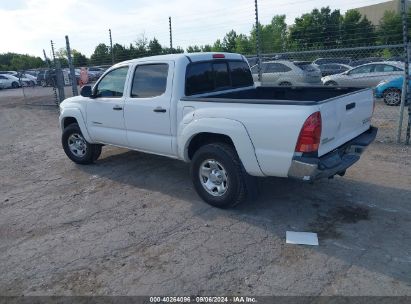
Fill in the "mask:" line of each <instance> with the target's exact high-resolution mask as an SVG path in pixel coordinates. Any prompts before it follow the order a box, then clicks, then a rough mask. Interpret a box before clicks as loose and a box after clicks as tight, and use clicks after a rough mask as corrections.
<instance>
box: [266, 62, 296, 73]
mask: <svg viewBox="0 0 411 304" xmlns="http://www.w3.org/2000/svg"><path fill="white" fill-rule="evenodd" d="M289 71H291V69H290V68H289V67H288V66H286V65H284V64H282V63H268V64H267V69H266V71H265V72H266V73H284V72H289Z"/></svg>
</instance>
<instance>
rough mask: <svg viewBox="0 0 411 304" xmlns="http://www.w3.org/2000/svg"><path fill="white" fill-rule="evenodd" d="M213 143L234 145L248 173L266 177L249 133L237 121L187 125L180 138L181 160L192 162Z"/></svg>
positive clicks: (205, 120) (215, 120) (213, 120)
mask: <svg viewBox="0 0 411 304" xmlns="http://www.w3.org/2000/svg"><path fill="white" fill-rule="evenodd" d="M212 142H223V143H226V144H230V145H232V146H233V147H234V149H235V151H236V152H237V154H238V157H239V158H240V160H241V162H242V164H243V166H244V168H245V170H246V171H247V173H249V174H250V175H254V176H264V174H263V173H262V171H261V168H260V166H259V164H258V160H257V157H256V154H255V149H254V145H253V143H252V141H251V139H250V137H249V135H248V132H247V130H246V128H245V126H244V125H243V124H242V123H241V122H239V121H236V120H231V119H225V118H202V119H198V120H195V121H193V122H191V123H190V124H188V125H185V126H184V128H183V130H182V131H181V133H180V135H179V136H178V155H179V158H181V159H183V160H185V161H186V162H190V161H191V158H192V156H193V155H194V153H195V151H197V150H198V149H199V148H200V147H202V146H204V145H206V144H209V143H212Z"/></svg>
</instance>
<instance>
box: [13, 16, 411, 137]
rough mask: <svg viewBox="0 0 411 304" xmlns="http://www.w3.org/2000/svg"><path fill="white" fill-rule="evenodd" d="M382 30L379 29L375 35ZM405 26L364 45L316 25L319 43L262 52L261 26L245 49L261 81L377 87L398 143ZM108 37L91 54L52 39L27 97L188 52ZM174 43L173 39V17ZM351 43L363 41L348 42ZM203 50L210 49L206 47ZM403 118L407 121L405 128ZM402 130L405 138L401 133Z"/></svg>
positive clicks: (378, 121)
mask: <svg viewBox="0 0 411 304" xmlns="http://www.w3.org/2000/svg"><path fill="white" fill-rule="evenodd" d="M406 19H407V18H405V19H404V20H406ZM408 19H409V17H408ZM257 24H258V23H257ZM348 25H349V24H348ZM256 29H258V26H254V28H253V30H256ZM381 30H382V29H375V31H374V32H373V33H374V34H372V35H375V33H378V32H381ZM403 31H404V32H403V35H401V31H400V33H398V31H395V35H394V31H392V30H390V29H388V30H387V31H386V32H385V34H386V35H387V37H389V38H390V39H389V41H390V43H391V44H388V43H387V44H385V45H381V43H380V42H377V40H376V38H375V37H372V35H370V37H369V40H367V41H366V43H365V45H361V46H358V44H359V43H358V37H357V36H356V35H357V34H358V33H357V34H355V35H354V34H353V35H351V36H352V37H351V36H350V37H351V38H344V39H346V40H345V42H346V43H343V42H341V41H343V40H339V41H340V42H338V43H337V44H338V48H336V47H334V48H318V47H316V45H317V44H321V43H320V42H321V40H327V41H329V40H330V37H325V36H324V35H323V34H321V33H319V34H318V35H316V36H315V35H314V34H313V32H315V29H310V30H309V32H308V34H309V35H311V36H310V37H311V38H312V39H314V40H315V41H316V42H315V43H311V44H310V43H305V44H303V43H302V42H301V40H303V39H304V37H303V38H298V39H300V40H296V42H297V43H300V45H304V49H298V47H296V45H292V44H290V43H289V42H288V41H286V40H284V41H283V43H281V45H280V46H279V48H280V49H281V50H282V52H269V53H262V54H258V52H259V50H262V51H263V52H264V51H266V50H269V49H273V45H274V42H272V41H270V40H267V39H266V38H265V36H264V35H261V37H260V38H258V37H259V36H258V30H257V40H255V41H253V43H254V44H255V47H254V49H249V50H248V51H245V52H244V53H243V55H246V58H247V60H248V62H249V64H250V67H251V70H252V74H253V78H254V80H255V82H256V84H257V85H262V86H305V87H310V86H334V87H362V88H373V90H374V92H375V110H374V116H373V122H372V123H373V125H375V126H377V127H378V128H379V133H378V138H377V140H378V141H381V142H388V143H395V142H397V141H398V139H400V142H401V143H404V142H405V136H406V134H407V126H409V125H410V121H409V119H410V116H409V115H408V113H409V109H408V105H407V103H406V101H407V100H410V98H409V96H408V95H409V94H408V95H405V94H404V93H406V91H407V90H405V91H404V88H407V87H406V86H404V85H403V83H404V81H403V79H404V77H408V76H407V75H406V74H407V73H405V71H406V70H407V68H406V66H407V65H408V61H407V58H408V56H407V55H408V54H407V53H406V51H405V50H406V49H407V48H406V47H405V46H406V45H407V41H408V26H405V27H404V30H403ZM340 32H341V29H340V28H338V29H336V28H335V29H331V30H330V33H331V34H332V35H334V36H335V37H337V36H338V35H339V33H340ZM345 33H346V32H345ZM349 33H350V32H349ZM308 34H307V35H308ZM313 35H314V36H313ZM335 37H334V38H333V39H337V40H338V39H343V38H341V37H340V38H338V37H339V36H338V37H337V38H335ZM264 39H266V40H264ZM347 39H348V40H347ZM108 40H109V41H110V44H109V45H105V44H99V45H98V46H97V47H96V50H95V52H94V54H93V55H92V56H91V57H90V58H89V59H88V58H85V57H84V58H83V57H81V56H80V55H79V54H78V53H76V52H75V51H74V50H72V48H73V49H76V46H75V45H74V46H71V45H70V42H69V39H68V37H67V36H66V44H65V45H54V44H53V43H51V49H52V52H51V54H50V55H49V57H50V58H49V57H47V56H46V52H44V57H45V60H46V62H47V64H48V67H47V68H44V69H41V70H37V71H21V74H26V75H28V74H31V75H33V76H34V77H35V79H36V85H30V87H29V86H28V85H27V86H26V84H23V85H24V88H23V94H24V96H25V98H26V97H27V100H29V101H30V102H32V103H36V102H39V103H46V104H58V103H59V102H61V101H62V100H64V98H68V97H72V96H76V95H78V93H79V92H80V87H81V86H82V85H84V84H91V85H93V84H94V83H95V82H96V81H97V80H98V79H99V78H100V76H101V75H102V74H103V73H104V71H105V70H106V69H107V68H109V67H110V66H112V65H113V64H114V63H117V62H121V61H124V60H129V59H132V58H139V57H146V56H150V55H156V54H159V53H162V54H167V53H180V52H183V50H182V49H181V48H176V49H174V48H172V46H171V45H172V44H170V48H164V47H163V48H162V47H161V46H160V45H159V44H158V45H159V46H160V48H159V50H158V51H156V45H151V46H148V43H147V40H146V39H145V38H144V37H141V39H140V41H138V42H136V43H135V45H131V44H130V47H124V46H121V45H119V44H116V43H115V44H114V45H113V42H112V37H111V31H110V36H109V39H108ZM387 41H388V40H387ZM170 43H172V40H171V20H170ZM150 44H151V41H150ZM277 44H278V41H277ZM323 45H324V44H323ZM345 45H357V46H356V47H344V46H345ZM47 49H49V48H47ZM291 49H292V51H291ZM54 50H59V52H60V54H57V55H58V56H57V55H56V54H55V52H54ZM61 50H63V53H64V54H62V51H61ZM199 51H200V49H199ZM201 51H207V50H205V49H201ZM405 83H408V81H405ZM402 100H404V101H405V103H404V104H405V107H401V106H400V103H401V101H402ZM401 120H402V122H403V123H402V125H401V127H400V121H401ZM399 134H401V135H402V137H399ZM408 134H409V132H408Z"/></svg>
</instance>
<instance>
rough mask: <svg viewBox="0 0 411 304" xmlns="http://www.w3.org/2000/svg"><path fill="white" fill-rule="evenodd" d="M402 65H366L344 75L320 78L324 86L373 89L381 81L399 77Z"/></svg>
mask: <svg viewBox="0 0 411 304" xmlns="http://www.w3.org/2000/svg"><path fill="white" fill-rule="evenodd" d="M403 71H404V65H403V64H401V63H399V62H375V63H367V64H364V65H361V66H358V67H355V68H352V69H350V70H348V71H346V72H344V73H341V74H335V75H329V76H325V77H323V78H321V81H322V82H323V84H324V85H326V86H341V87H362V88H370V87H375V86H376V85H377V84H379V83H380V82H381V81H383V80H389V79H393V78H395V77H398V76H399V75H401V74H402V73H404V72H403Z"/></svg>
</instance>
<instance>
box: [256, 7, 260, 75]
mask: <svg viewBox="0 0 411 304" xmlns="http://www.w3.org/2000/svg"><path fill="white" fill-rule="evenodd" d="M255 34H256V39H257V41H256V50H257V58H258V60H257V62H258V63H257V64H258V66H257V69H258V81H260V82H261V50H260V26H259V22H258V3H257V0H255Z"/></svg>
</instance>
